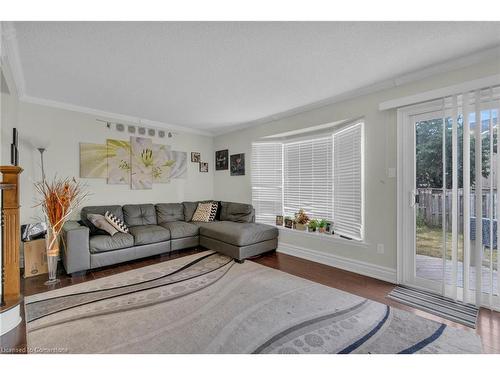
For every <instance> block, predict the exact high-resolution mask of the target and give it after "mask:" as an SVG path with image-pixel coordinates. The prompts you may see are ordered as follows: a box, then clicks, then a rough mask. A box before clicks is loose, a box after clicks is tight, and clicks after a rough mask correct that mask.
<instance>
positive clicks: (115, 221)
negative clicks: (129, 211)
mask: <svg viewBox="0 0 500 375" xmlns="http://www.w3.org/2000/svg"><path fill="white" fill-rule="evenodd" d="M104 217H105V218H106V220H107V221H108V223H110V224H111V225H112V226H113V227H115V228H116V229H117V230H118V232H122V233H128V228H127V226H126V225H125V223H124V222H123V220H121V219H119V218H117V217H116V216H115V215H113V214H112V213H111V212H109V211H106V213H105V214H104Z"/></svg>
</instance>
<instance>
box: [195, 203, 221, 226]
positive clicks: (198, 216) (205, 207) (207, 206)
mask: <svg viewBox="0 0 500 375" xmlns="http://www.w3.org/2000/svg"><path fill="white" fill-rule="evenodd" d="M217 207H218V203H217V202H200V203H198V207H196V211H195V212H194V214H193V218H192V219H191V221H203V222H209V221H214V220H215V215H216V214H217Z"/></svg>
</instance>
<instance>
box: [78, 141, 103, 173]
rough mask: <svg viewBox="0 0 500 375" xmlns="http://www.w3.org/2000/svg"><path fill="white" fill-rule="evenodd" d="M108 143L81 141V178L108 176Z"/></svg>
mask: <svg viewBox="0 0 500 375" xmlns="http://www.w3.org/2000/svg"><path fill="white" fill-rule="evenodd" d="M106 160H107V154H106V145H100V144H95V143H80V178H106V174H107V162H106Z"/></svg>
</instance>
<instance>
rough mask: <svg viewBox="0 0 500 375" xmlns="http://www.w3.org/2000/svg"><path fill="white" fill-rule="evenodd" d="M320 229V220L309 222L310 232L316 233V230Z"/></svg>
mask: <svg viewBox="0 0 500 375" xmlns="http://www.w3.org/2000/svg"><path fill="white" fill-rule="evenodd" d="M317 227H318V220H315V219H313V220H311V221H309V224H308V226H307V228H308V229H309V232H316V228H317Z"/></svg>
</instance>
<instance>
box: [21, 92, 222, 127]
mask: <svg viewBox="0 0 500 375" xmlns="http://www.w3.org/2000/svg"><path fill="white" fill-rule="evenodd" d="M19 100H20V101H21V102H24V103H30V104H37V105H42V106H46V107H52V108H58V109H64V110H67V111H72V112H80V113H85V114H89V115H93V116H97V117H104V118H106V119H109V120H118V121H123V122H126V123H132V124H137V125H138V124H141V125H143V126H152V127H156V128H162V129H165V130H171V131H176V132H179V133H190V134H198V135H204V136H207V137H213V134H212V133H210V132H207V131H204V130H198V129H193V128H190V127H186V126H180V125H174V124H167V123H164V122H161V121H154V120H148V119H144V118H139V117H134V116H129V115H124V114H121V113H114V112H107V111H102V110H99V109H95V108H89V107H83V106H79V105H74V104H70V103H64V102H60V101H56V100H50V99H42V98H37V97H34V96H29V95H23V96H21V97H20V98H19Z"/></svg>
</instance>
